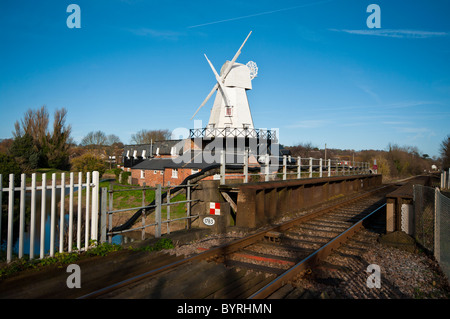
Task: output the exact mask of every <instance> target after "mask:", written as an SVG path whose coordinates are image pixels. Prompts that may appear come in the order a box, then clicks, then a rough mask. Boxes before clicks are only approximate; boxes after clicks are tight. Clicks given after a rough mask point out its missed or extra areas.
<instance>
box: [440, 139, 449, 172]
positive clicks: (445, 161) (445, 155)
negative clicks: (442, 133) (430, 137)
mask: <svg viewBox="0 0 450 319" xmlns="http://www.w3.org/2000/svg"><path fill="white" fill-rule="evenodd" d="M441 157H442V168H443V169H448V168H450V135H447V137H446V138H445V139H444V140H443V141H442V143H441Z"/></svg>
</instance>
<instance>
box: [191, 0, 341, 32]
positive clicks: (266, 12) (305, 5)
mask: <svg viewBox="0 0 450 319" xmlns="http://www.w3.org/2000/svg"><path fill="white" fill-rule="evenodd" d="M331 1H333V0H325V1H319V2H313V3H307V4H302V5H298V6H294V7H289V8H283V9H278V10H272V11H265V12H259V13H254V14H249V15H246V16H241V17H236V18H230V19H225V20H218V21H212V22H207V23H202V24H197V25H191V26H189V27H188V29H192V28H198V27H203V26H206V25H211V24H217V23H222V22H229V21H235V20H241V19H246V18H252V17H257V16H262V15H266V14H272V13H276V12H281V11H288V10H293V9H298V8H304V7H309V6H313V5H317V4H322V3H327V2H331Z"/></svg>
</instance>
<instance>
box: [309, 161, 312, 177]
mask: <svg viewBox="0 0 450 319" xmlns="http://www.w3.org/2000/svg"><path fill="white" fill-rule="evenodd" d="M312 161H313V158H312V157H310V158H309V178H312V175H313V174H312V173H313V163H312Z"/></svg>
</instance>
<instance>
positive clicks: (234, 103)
mask: <svg viewBox="0 0 450 319" xmlns="http://www.w3.org/2000/svg"><path fill="white" fill-rule="evenodd" d="M251 34H252V32H251V31H250V33H249V34H248V36H247V38H245V41H244V42H243V43H242V45H241V47H240V48H239V50H238V51H237V52H236V54H235V55H234V57H233V59H232V60H231V61H226V62H225V64H224V65H223V66H222V68H221V70H220V75H219V74H218V73H217V71H216V69H215V68H214V66H213V65H212V63H211V61H209V59H208V57H207V56H206V54H205V57H206V60H207V61H208V63H209V65H210V67H211V69H212V71H213V72H214V75H215V78H216V80H217V83H216V84H215V85H214V87H213V89H212V90H211V92H210V93H209V94H208V96H207V97H206V99H205V100H204V101H203V103H202V104H201V105H200V107H199V108H198V109H197V111H196V112H195V113H194V115H193V116H192V118H191V120H192V119H193V118H194V116H195V115H196V114H197V112H198V111H199V110H200V109H201V108H202V107H203V106H204V105H205V104H206V102H207V101H208V100H209V98H210V97H211V96H212V95H213V93H214V92H216V91H217V94H216V98H215V100H214V104H213V107H212V109H211V115H210V118H209V122H208V128H209V129H223V128H230V129H231V128H233V129H251V130H254V126H253V119H252V115H251V112H250V106H249V104H248V99H247V93H246V90H251V89H252V79H254V78H255V77H256V75H257V73H258V67H257V66H256V63H255V62H253V61H250V62H248V63H247V64H246V65H244V64H240V63H236V62H235V61H236V59H237V58H238V56H239V55H240V54H241V50H242V48H243V47H244V45H245V43H246V42H247V40H248V38H249V37H250V35H251Z"/></svg>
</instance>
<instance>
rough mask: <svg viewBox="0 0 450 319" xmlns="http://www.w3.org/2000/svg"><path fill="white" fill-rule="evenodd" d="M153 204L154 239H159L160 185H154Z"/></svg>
mask: <svg viewBox="0 0 450 319" xmlns="http://www.w3.org/2000/svg"><path fill="white" fill-rule="evenodd" d="M155 204H156V208H155V223H156V226H155V238H159V237H161V184H158V185H156V191H155Z"/></svg>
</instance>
